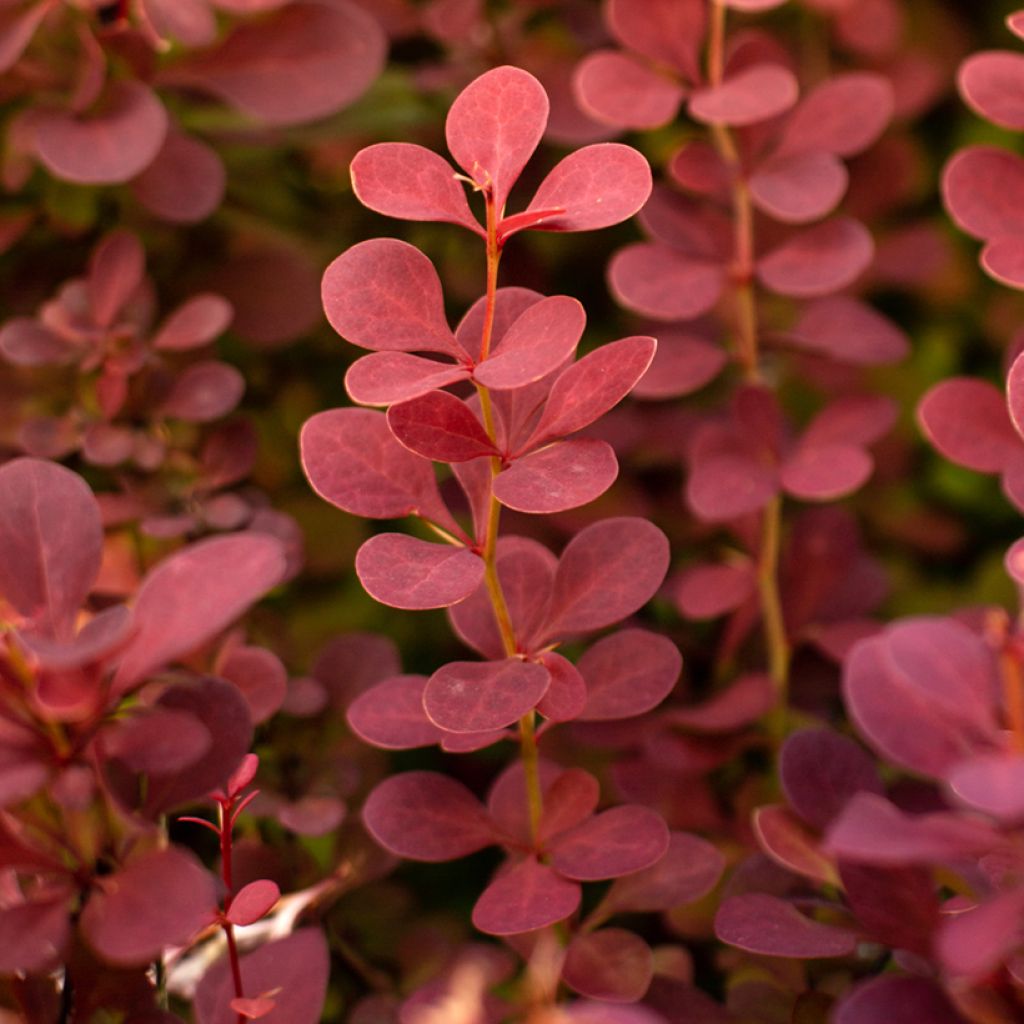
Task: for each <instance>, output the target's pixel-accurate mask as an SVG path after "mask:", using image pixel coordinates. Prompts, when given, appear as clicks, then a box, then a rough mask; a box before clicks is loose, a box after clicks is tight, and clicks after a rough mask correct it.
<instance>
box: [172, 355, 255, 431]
mask: <svg viewBox="0 0 1024 1024" xmlns="http://www.w3.org/2000/svg"><path fill="white" fill-rule="evenodd" d="M244 391H245V378H244V377H243V376H242V374H241V373H240V372H239V371H238V370H236V369H235V367H233V366H231V365H229V364H228V363H222V362H220V361H219V360H216V359H208V360H206V361H204V362H201V363H193V364H192V365H191V366H189V367H186V369H185V370H183V371H182V373H181V375H180V376H179V377H177V378H176V379H175V381H174V385H173V386H172V388H171V392H170V394H169V395H168V396H167V397H166V398H165V399H164V401H163V403H162V404H161V406H160V410H159V411H160V413H161V414H162V415H164V416H170V417H173V418H175V419H179V420H185V421H186V422H187V423H209V422H211V421H212V420H219V419H220V418H221V417H222V416H226V415H227V414H228V413H229V412H231V410H232V409H234V407H235V406H236V405H238V403H239V402H240V401H241V400H242V394H243V392H244Z"/></svg>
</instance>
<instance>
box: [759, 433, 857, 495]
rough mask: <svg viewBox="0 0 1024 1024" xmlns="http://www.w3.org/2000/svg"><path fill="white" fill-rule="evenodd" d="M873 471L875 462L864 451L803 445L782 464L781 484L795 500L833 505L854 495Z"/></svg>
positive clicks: (837, 446) (842, 447)
mask: <svg viewBox="0 0 1024 1024" xmlns="http://www.w3.org/2000/svg"><path fill="white" fill-rule="evenodd" d="M873 469H874V462H873V461H872V459H871V456H870V455H869V454H868V453H867V452H866V451H864V449H863V448H858V447H856V446H855V445H852V444H810V443H807V442H804V443H802V444H800V445H798V446H797V448H796V450H795V451H794V452H793V453H792V454H791V455H790V456H789V457H788V458H787V459H786V460H785V462H784V463H783V464H782V467H781V469H780V472H779V480H780V483H781V484H782V487H783V489H784V490H785V491H786V492H787V493H788V494H791V495H793V497H794V498H803V499H804V500H806V501H833V500H835V499H836V498H841V497H843V496H845V495H847V494H851V493H852V492H853V491H855V490H856V489H857V488H858V487H860V485H861V484H863V483H864V482H865V481H866V480H867V479H868V477H870V476H871V471H872V470H873Z"/></svg>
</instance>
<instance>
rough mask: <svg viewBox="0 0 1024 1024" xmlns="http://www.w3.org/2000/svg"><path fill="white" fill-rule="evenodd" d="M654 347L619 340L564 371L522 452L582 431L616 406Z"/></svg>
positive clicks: (638, 341) (651, 343) (647, 362)
mask: <svg viewBox="0 0 1024 1024" xmlns="http://www.w3.org/2000/svg"><path fill="white" fill-rule="evenodd" d="M656 347H657V342H655V340H654V339H653V338H646V337H633V338H622V339H621V340H620V341H613V342H611V344H608V345H602V346H601V348H599V349H596V350H595V351H593V352H590V353H589V354H588V355H585V356H584V357H583V358H582V359H580V360H579V361H578V362H576V363H573V364H572V365H571V366H570V367H568V368H567V369H565V370H563V371H562V373H560V374H559V376H558V378H557V379H556V380H555V383H554V384H553V385H552V387H551V392H550V394H549V395H548V401H547V404H546V405H545V406H544V413H543V415H542V416H541V418H540V422H539V423H538V424H537V427H536V429H535V430H534V431H533V434H532V435H531V436H530V439H529V440H528V441H527V442H526V444H525V445H523V450H527V449H529V448H535V447H536V446H537V445H540V444H543V443H544V442H545V441H551V440H554V439H555V438H559V437H564V436H565V435H567V434H572V433H575V432H576V431H577V430H582V429H583V428H584V427H586V426H589V425H590V424H591V423H593V422H594V420H596V419H599V418H600V417H601V416H603V415H604V414H605V413H606V412H607V411H608V410H609V409H611V408H613V407H614V406H616V405H618V403H619V402H621V401H622V399H623V398H625V397H626V395H628V394H629V392H630V391H631V390H632V389H633V386H634V385H635V384H636V382H637V381H638V380H639V379H640V378H641V377H642V376H643V375H644V373H645V372H646V371H647V368H648V367H649V366H650V365H651V360H652V359H653V358H654V350H655V348H656Z"/></svg>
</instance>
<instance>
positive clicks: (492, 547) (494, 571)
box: [476, 193, 543, 840]
mask: <svg viewBox="0 0 1024 1024" xmlns="http://www.w3.org/2000/svg"><path fill="white" fill-rule="evenodd" d="M486 200H487V296H486V299H485V303H486V305H485V308H484V327H483V334H482V335H481V338H480V360H481V361H483V360H484V359H486V358H487V356H488V355H489V354H490V351H491V341H492V336H493V334H494V309H495V301H496V296H497V291H498V265H499V264H500V262H501V246H500V245H499V243H498V230H497V227H498V211H497V209H496V208H495V205H494V199H493V197H492V195H491V194H490V193H487V194H486ZM476 390H477V394H478V395H479V396H480V412H481V416H482V418H483V423H484V429H485V430H486V431H487V436H488V437H489V438H490V439H491V441H492V442H493V441H495V439H496V436H497V434H496V431H495V426H494V409H493V406H492V405H491V395H490V392H489V391H488V389H487V388H486V387H484V386H483V385H482V384H477V385H476ZM501 469H502V465H501V459H500V458H498V457H497V456H495V457H493V458H492V459H491V482H492V488H491V492H490V495H489V497H488V504H487V523H486V526H485V533H484V540H483V546H482V550H481V552H480V556H481V558H482V559H483V563H484V583H485V585H486V587H487V594H488V596H489V597H490V600H491V607H492V608H493V609H494V618H495V621H496V622H497V624H498V631H499V633H500V634H501V643H502V647H503V648H504V651H505V656H506V657H508V658H514V657H515V656H516V653H517V645H516V636H515V629H514V627H513V625H512V618H511V616H510V615H509V611H508V603H507V602H506V600H505V594H504V591H503V590H502V589H501V580H500V579H499V578H498V559H497V550H498V529H499V526H500V522H501V505H499V504H498V501H497V499H496V498H495V497H494V489H493V482H494V478H495V477H496V476H497V475H498V474H499V473H500V472H501ZM519 748H520V756H521V758H522V762H523V776H524V780H525V785H526V799H527V806H528V810H529V817H530V835H531V836H532V837H533V839H534V840H536V838H537V833H538V831H539V829H540V816H541V811H542V810H543V796H542V794H541V788H540V772H539V768H538V763H537V762H538V757H537V734H536V729H535V725H534V714H533V712H532V711H528V712H527V713H526V714H525V715H523V717H522V718H521V719H520V720H519Z"/></svg>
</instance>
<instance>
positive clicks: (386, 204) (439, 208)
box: [350, 142, 484, 235]
mask: <svg viewBox="0 0 1024 1024" xmlns="http://www.w3.org/2000/svg"><path fill="white" fill-rule="evenodd" d="M350 170H351V174H352V189H353V191H354V192H355V194H356V198H357V199H358V200H359V201H360V202H361V203H362V204H363V206H368V207H369V208H370V209H371V210H376V211H377V213H383V214H385V215H386V216H388V217H399V218H401V219H402V220H439V221H446V222H448V223H450V224H461V225H462V227H464V228H469V230H470V231H474V232H476V234H478V235H482V234H483V233H484V231H483V229H482V228H481V227H480V224H479V223H478V222H477V220H476V218H475V217H474V216H473V214H472V211H471V210H470V208H469V203H467V202H466V191H465V189H464V187H463V186H462V184H461V183H460V182H459V181H458V180H457V179H456V177H455V171H454V170H453V169H452V167H451V165H450V164H449V163H448V161H447V160H445V159H444V158H443V157H441V156H438V155H437V153H434V152H432V151H431V150H429V149H425V148H424V147H423V146H416V145H413V144H411V143H407V142H382V143H379V144H378V145H376V146H367V147H366V149H361V150H360V151H359V152H358V153H357V154H356V155H355V158H354V159H353V161H352V166H351V168H350Z"/></svg>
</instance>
